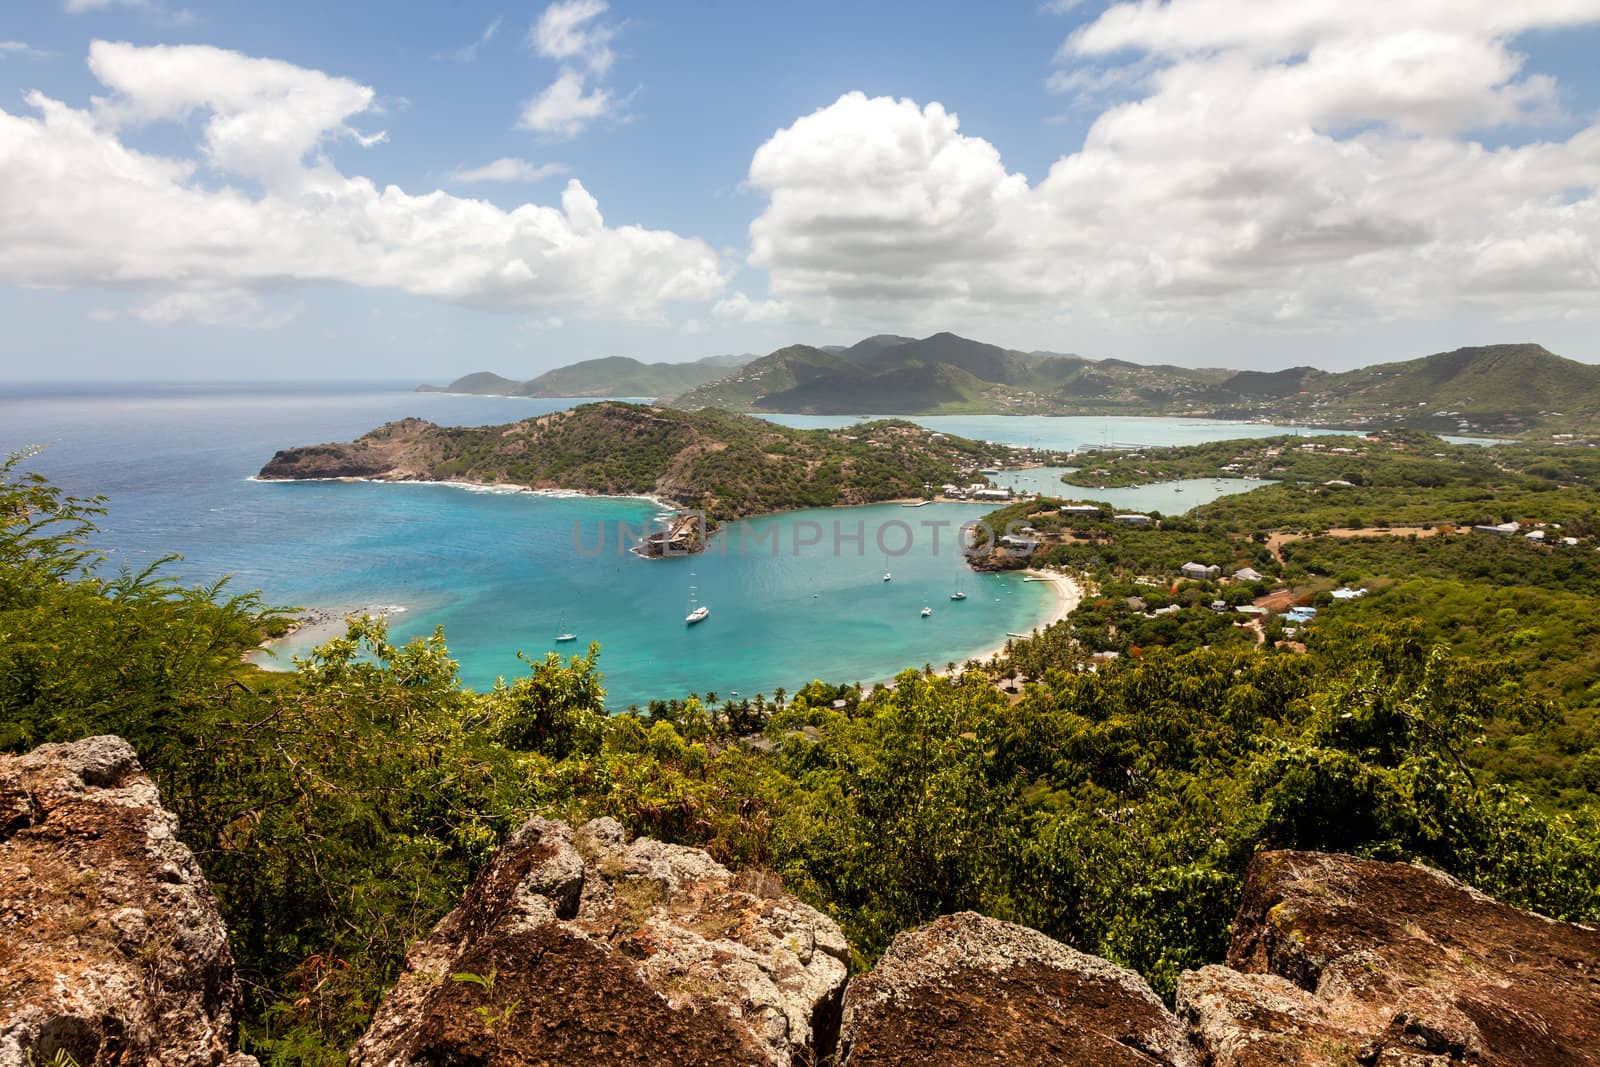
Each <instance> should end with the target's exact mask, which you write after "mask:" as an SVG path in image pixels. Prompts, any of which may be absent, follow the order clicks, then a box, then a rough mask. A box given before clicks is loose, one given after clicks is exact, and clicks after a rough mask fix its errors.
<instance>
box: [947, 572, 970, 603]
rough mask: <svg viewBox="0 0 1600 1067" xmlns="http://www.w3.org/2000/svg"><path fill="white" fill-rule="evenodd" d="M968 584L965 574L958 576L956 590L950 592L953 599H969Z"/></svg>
mask: <svg viewBox="0 0 1600 1067" xmlns="http://www.w3.org/2000/svg"><path fill="white" fill-rule="evenodd" d="M966 585H967V580H966V578H965V577H964V576H963V577H960V578H957V579H956V591H955V592H954V593H951V594H950V599H951V600H965V599H967V590H966Z"/></svg>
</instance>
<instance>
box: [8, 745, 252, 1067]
mask: <svg viewBox="0 0 1600 1067" xmlns="http://www.w3.org/2000/svg"><path fill="white" fill-rule="evenodd" d="M238 1014H239V986H238V981H237V979H236V977H235V975H234V969H233V957H232V956H231V955H230V954H229V952H228V941H227V935H226V932H225V931H224V929H223V926H222V920H221V919H220V918H219V916H218V914H217V901H216V897H215V896H214V895H213V894H212V892H211V887H210V886H209V885H208V884H207V883H206V880H205V878H204V877H203V876H202V875H201V873H200V868H199V866H198V865H197V864H196V863H195V860H194V857H193V856H192V855H191V854H190V852H189V850H188V849H187V848H185V847H184V846H183V845H182V844H180V843H179V841H178V839H177V820H176V819H175V818H174V817H173V815H172V814H171V813H170V812H168V811H166V810H165V809H164V808H162V806H161V798H160V796H159V794H158V793H157V791H156V787H155V785H154V784H153V783H152V782H151V781H150V779H149V778H147V777H146V776H145V774H144V771H143V769H142V768H141V767H140V766H139V761H138V757H137V756H136V755H135V754H134V751H133V749H132V748H131V747H130V746H129V745H128V743H127V742H125V741H123V740H122V739H121V738H116V737H91V738H88V739H87V740H84V741H78V742H75V743H73V744H66V745H44V746H42V747H40V748H38V749H36V750H35V751H33V752H31V753H29V754H28V755H26V756H15V757H0V1067H31V1065H33V1064H36V1063H39V1064H43V1063H48V1062H50V1061H51V1059H52V1058H53V1057H56V1056H57V1055H59V1054H60V1053H66V1054H67V1055H69V1056H71V1057H72V1058H73V1060H75V1061H76V1062H77V1063H79V1064H82V1065H84V1067H88V1065H89V1064H113V1063H116V1064H134V1063H141V1064H142V1063H149V1064H160V1065H162V1067H210V1065H215V1064H222V1063H227V1064H229V1067H244V1065H245V1064H254V1063H255V1061H254V1060H253V1059H251V1058H250V1057H247V1056H239V1055H237V1054H233V1055H230V1050H231V1049H232V1048H233V1047H234V1043H235V1038H236V1035H237V1028H238V1023H237V1019H238Z"/></svg>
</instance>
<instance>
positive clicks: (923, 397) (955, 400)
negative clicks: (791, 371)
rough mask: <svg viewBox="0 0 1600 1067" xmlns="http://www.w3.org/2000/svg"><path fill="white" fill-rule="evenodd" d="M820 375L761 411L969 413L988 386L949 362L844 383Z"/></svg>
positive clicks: (765, 402)
mask: <svg viewBox="0 0 1600 1067" xmlns="http://www.w3.org/2000/svg"><path fill="white" fill-rule="evenodd" d="M846 380H848V381H849V383H850V386H851V387H850V388H848V389H841V384H842V383H841V376H822V375H819V376H817V377H815V378H813V379H811V380H810V381H808V382H805V383H803V384H800V385H797V386H795V387H794V388H793V389H786V390H784V391H783V392H781V393H773V394H770V395H768V396H763V397H761V398H760V399H759V400H758V401H757V402H756V406H757V407H759V408H761V409H762V410H765V411H803V412H808V413H811V414H816V415H855V414H861V413H863V412H865V413H870V414H874V415H915V414H922V413H928V412H937V411H948V410H951V409H957V410H970V408H971V407H972V406H973V405H975V404H981V403H982V402H983V398H984V394H985V392H986V391H987V389H988V383H986V382H983V381H980V380H979V379H978V378H975V377H973V376H972V375H971V374H968V373H967V372H966V371H964V370H962V369H961V368H959V367H952V366H950V365H949V364H947V363H911V364H907V365H903V366H896V367H892V368H891V369H889V370H886V371H883V372H881V373H878V374H873V375H861V376H859V377H855V378H848V379H846Z"/></svg>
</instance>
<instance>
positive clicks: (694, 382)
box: [417, 355, 754, 397]
mask: <svg viewBox="0 0 1600 1067" xmlns="http://www.w3.org/2000/svg"><path fill="white" fill-rule="evenodd" d="M752 358H754V357H752V356H732V355H727V356H707V357H706V358H705V359H701V360H696V361H695V362H693V363H641V362H639V361H638V360H636V359H629V358H628V357H626V356H608V357H606V358H604V359H586V360H584V361H583V362H581V363H573V364H571V365H569V366H566V367H557V368H556V369H555V370H552V371H547V372H545V373H544V374H541V375H539V377H537V378H534V379H531V380H530V381H526V382H516V381H512V380H511V379H510V378H503V377H501V376H500V375H498V374H491V373H489V372H488V371H479V372H478V373H477V374H469V375H467V376H466V377H464V378H457V379H456V380H455V381H453V382H451V383H450V384H449V385H446V386H443V387H442V388H441V387H438V386H432V385H423V386H418V387H417V391H418V392H423V393H436V392H445V393H477V394H481V395H487V396H541V397H562V396H647V397H657V396H668V395H671V394H674V393H681V392H684V391H685V390H688V389H693V388H695V387H696V386H699V385H704V384H705V383H707V382H712V381H716V380H717V379H718V378H721V377H722V376H724V375H725V374H727V373H728V372H729V370H730V369H734V368H737V367H738V366H740V365H741V364H742V363H743V362H745V361H747V360H749V359H752Z"/></svg>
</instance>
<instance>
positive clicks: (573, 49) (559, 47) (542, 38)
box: [528, 0, 617, 74]
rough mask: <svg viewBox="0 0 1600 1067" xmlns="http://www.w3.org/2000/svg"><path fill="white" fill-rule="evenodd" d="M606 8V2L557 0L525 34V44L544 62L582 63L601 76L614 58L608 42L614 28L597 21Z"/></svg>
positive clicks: (609, 67)
mask: <svg viewBox="0 0 1600 1067" xmlns="http://www.w3.org/2000/svg"><path fill="white" fill-rule="evenodd" d="M607 7H608V5H607V4H606V3H605V0H557V2H556V3H554V4H551V5H550V6H549V7H547V8H545V9H544V13H543V14H541V15H540V16H539V21H538V22H535V23H534V24H533V27H532V28H531V29H530V30H529V31H528V43H529V44H530V45H531V46H532V47H533V49H534V51H536V52H538V53H539V54H540V55H541V56H544V57H546V58H547V59H558V60H561V61H563V62H566V61H569V60H582V61H583V62H584V63H585V64H586V65H587V66H588V67H589V69H590V70H592V71H594V72H595V73H596V74H604V73H605V72H606V71H607V70H609V69H611V64H612V62H613V61H614V60H615V59H616V55H615V53H613V52H612V51H611V40H612V38H614V37H615V36H616V35H617V27H616V26H614V25H610V24H608V23H602V22H597V21H596V20H597V19H599V17H600V16H601V15H604V14H605V13H606V10H607Z"/></svg>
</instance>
